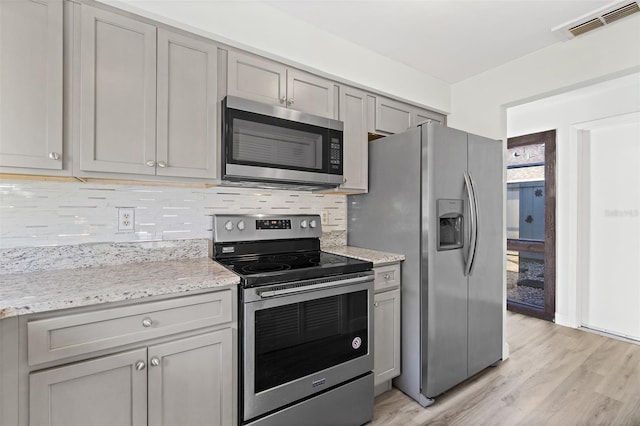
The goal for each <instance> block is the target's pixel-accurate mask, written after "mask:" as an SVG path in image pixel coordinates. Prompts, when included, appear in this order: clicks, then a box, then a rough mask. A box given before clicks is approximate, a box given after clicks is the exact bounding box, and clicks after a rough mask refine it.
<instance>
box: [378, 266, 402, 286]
mask: <svg viewBox="0 0 640 426" xmlns="http://www.w3.org/2000/svg"><path fill="white" fill-rule="evenodd" d="M373 272H374V273H375V281H374V282H373V288H374V291H375V292H376V293H377V292H379V291H386V290H390V289H392V288H396V287H399V286H400V264H399V263H395V264H393V265H387V266H380V267H377V268H373Z"/></svg>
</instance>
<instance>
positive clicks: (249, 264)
mask: <svg viewBox="0 0 640 426" xmlns="http://www.w3.org/2000/svg"><path fill="white" fill-rule="evenodd" d="M218 261H219V262H220V263H221V264H222V265H224V266H225V267H226V268H228V269H229V270H231V271H233V272H235V273H236V274H238V275H240V277H241V278H242V284H243V286H245V287H255V286H259V285H266V284H275V283H279V282H289V281H299V280H306V279H312V278H322V277H326V276H330V275H338V274H349V273H355V272H364V271H369V270H371V269H372V268H373V264H372V263H371V262H366V261H363V260H358V259H354V258H351V257H346V256H340V255H337V254H331V253H326V252H323V251H310V252H291V253H278V254H268V255H253V256H251V255H248V256H239V257H235V258H233V257H232V258H226V259H218Z"/></svg>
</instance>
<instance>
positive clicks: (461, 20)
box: [263, 0, 611, 83]
mask: <svg viewBox="0 0 640 426" xmlns="http://www.w3.org/2000/svg"><path fill="white" fill-rule="evenodd" d="M263 1H264V3H266V4H268V5H271V6H272V7H274V8H276V9H278V10H279V11H281V12H283V13H285V14H288V15H290V16H292V17H295V18H298V19H300V20H302V21H304V22H306V23H308V24H310V25H313V26H315V27H317V28H319V29H321V30H324V31H327V32H329V33H331V34H333V35H335V36H337V37H339V38H342V39H344V40H346V41H349V42H351V43H354V44H356V45H359V46H361V47H364V48H366V49H369V50H372V51H374V52H376V53H378V54H380V55H383V56H385V57H388V58H390V59H393V60H395V61H398V62H400V63H403V64H405V65H408V66H410V67H412V68H415V69H417V70H420V71H422V72H424V73H427V74H429V75H431V76H433V77H436V78H438V79H440V80H443V81H445V82H447V83H456V82H459V81H462V80H465V79H467V78H469V77H471V76H473V75H476V74H479V73H482V72H484V71H487V70H489V69H491V68H495V67H497V66H499V65H502V64H504V63H507V62H509V61H511V60H514V59H516V58H519V57H521V56H525V55H527V54H529V53H532V52H534V51H536V50H539V49H542V48H544V47H547V46H550V45H551V44H553V43H562V41H559V39H558V38H557V37H556V36H555V35H554V34H552V33H551V28H553V27H556V26H559V25H562V24H565V23H566V22H567V21H571V20H574V19H577V18H579V17H580V16H581V15H585V14H588V13H591V12H593V11H594V10H596V9H598V8H601V7H603V6H606V5H609V4H611V1H610V0H607V1H600V0H501V1H487V0H413V1H406V0H395V1H392V0H386V1H384V0H373V1H372V0H350V1H349V0H342V1H331V0H288V1H287V0H263Z"/></svg>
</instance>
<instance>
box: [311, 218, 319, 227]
mask: <svg viewBox="0 0 640 426" xmlns="http://www.w3.org/2000/svg"><path fill="white" fill-rule="evenodd" d="M316 226H318V223H317V222H316V221H315V220H311V221H310V222H309V227H311V228H315V227H316Z"/></svg>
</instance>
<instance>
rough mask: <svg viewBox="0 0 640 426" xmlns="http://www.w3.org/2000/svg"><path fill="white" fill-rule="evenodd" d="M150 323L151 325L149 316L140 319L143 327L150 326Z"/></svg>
mask: <svg viewBox="0 0 640 426" xmlns="http://www.w3.org/2000/svg"><path fill="white" fill-rule="evenodd" d="M152 325H153V321H152V320H151V318H145V319H143V320H142V326H143V327H151V326H152Z"/></svg>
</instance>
